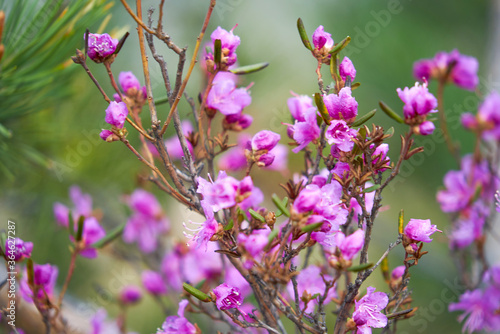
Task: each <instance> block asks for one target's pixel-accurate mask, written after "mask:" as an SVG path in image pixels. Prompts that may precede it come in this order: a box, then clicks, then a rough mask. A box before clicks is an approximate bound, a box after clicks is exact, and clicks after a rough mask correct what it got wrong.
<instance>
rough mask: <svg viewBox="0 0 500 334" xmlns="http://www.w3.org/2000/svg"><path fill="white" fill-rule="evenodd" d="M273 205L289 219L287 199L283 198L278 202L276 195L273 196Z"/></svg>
mask: <svg viewBox="0 0 500 334" xmlns="http://www.w3.org/2000/svg"><path fill="white" fill-rule="evenodd" d="M272 199H273V203H274V205H276V207H277V208H278V209H280V211H281V212H283V214H284V215H285V216H287V217H290V211H288V209H287V206H288V197H285V198H284V199H283V201H281V200H280V198H279V197H278V195H276V194H273V196H272Z"/></svg>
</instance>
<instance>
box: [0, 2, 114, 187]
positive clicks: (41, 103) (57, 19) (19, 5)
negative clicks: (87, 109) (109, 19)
mask: <svg viewBox="0 0 500 334" xmlns="http://www.w3.org/2000/svg"><path fill="white" fill-rule="evenodd" d="M109 8H110V5H109V4H106V1H103V0H93V1H71V2H68V1H63V0H44V1H40V0H18V1H11V0H1V1H0V10H2V11H4V13H5V17H6V20H5V25H4V27H3V36H2V42H3V46H4V50H5V52H4V54H3V57H2V58H1V60H0V170H1V171H2V173H3V175H4V176H6V177H8V178H10V179H13V178H14V177H15V175H16V174H17V175H18V174H19V172H20V170H22V167H25V166H26V165H25V163H24V162H25V161H26V160H28V161H31V162H35V163H36V164H38V165H41V166H44V167H47V166H48V160H47V159H46V157H45V156H44V155H43V154H42V153H41V152H40V151H39V150H37V149H36V148H35V147H34V145H33V143H31V142H27V141H26V138H23V136H20V135H18V131H19V130H21V129H20V128H22V127H23V117H25V116H26V115H28V114H30V113H34V112H41V111H43V110H46V109H50V108H53V107H54V105H55V104H56V103H60V102H61V100H62V99H64V98H66V97H68V96H69V95H70V94H69V89H68V88H69V82H70V81H71V80H72V77H73V73H74V71H75V70H76V67H72V66H69V65H70V64H71V60H70V58H69V57H70V56H71V55H72V53H73V52H74V48H73V47H71V46H73V45H78V42H79V41H81V39H82V34H81V31H82V30H85V28H86V27H87V26H89V25H91V24H92V23H94V22H99V21H102V20H103V18H104V17H105V15H106V14H107V12H108V11H109ZM41 126H42V125H41ZM21 131H22V130H21Z"/></svg>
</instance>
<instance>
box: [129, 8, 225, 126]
mask: <svg viewBox="0 0 500 334" xmlns="http://www.w3.org/2000/svg"><path fill="white" fill-rule="evenodd" d="M121 1H122V2H124V1H125V0H121ZM215 2H216V0H210V6H209V7H208V11H207V15H206V17H205V21H204V22H203V26H202V28H201V32H200V35H198V38H197V39H196V45H195V47H194V52H193V57H192V58H191V63H190V64H189V69H188V72H187V73H186V77H185V78H184V81H183V82H182V85H181V88H180V89H179V92H178V93H177V96H176V98H175V101H174V104H173V105H172V107H171V108H170V112H169V113H168V117H167V120H166V121H165V123H164V124H163V128H162V129H161V132H160V133H161V134H162V135H163V134H164V133H165V131H166V130H167V127H168V124H169V123H170V120H171V119H172V115H173V112H174V111H175V109H176V108H177V104H178V103H179V101H180V100H181V97H182V94H183V93H184V89H185V88H186V85H187V83H188V80H189V77H190V76H191V73H192V72H193V68H194V65H195V64H196V57H197V55H198V50H199V49H200V45H201V41H202V40H203V36H204V35H205V31H206V30H207V26H208V22H209V21H210V16H211V15H212V11H213V9H214V7H215Z"/></svg>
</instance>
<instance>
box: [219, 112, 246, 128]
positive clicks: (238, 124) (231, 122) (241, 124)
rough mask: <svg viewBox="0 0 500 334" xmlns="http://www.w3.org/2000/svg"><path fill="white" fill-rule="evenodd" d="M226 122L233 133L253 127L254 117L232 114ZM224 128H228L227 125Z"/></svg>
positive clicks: (227, 117)
mask: <svg viewBox="0 0 500 334" xmlns="http://www.w3.org/2000/svg"><path fill="white" fill-rule="evenodd" d="M224 120H225V122H226V123H227V124H228V128H229V129H231V130H233V131H241V130H244V129H246V128H248V127H250V125H252V122H253V117H252V116H250V115H247V114H243V113H242V114H231V115H227V116H226V118H225V119H224ZM224 126H226V124H224Z"/></svg>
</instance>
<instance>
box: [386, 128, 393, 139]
mask: <svg viewBox="0 0 500 334" xmlns="http://www.w3.org/2000/svg"><path fill="white" fill-rule="evenodd" d="M385 134H386V135H390V136H391V137H392V136H393V135H394V127H393V126H391V127H390V128H389V129H388V130H387V131H386V132H385Z"/></svg>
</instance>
